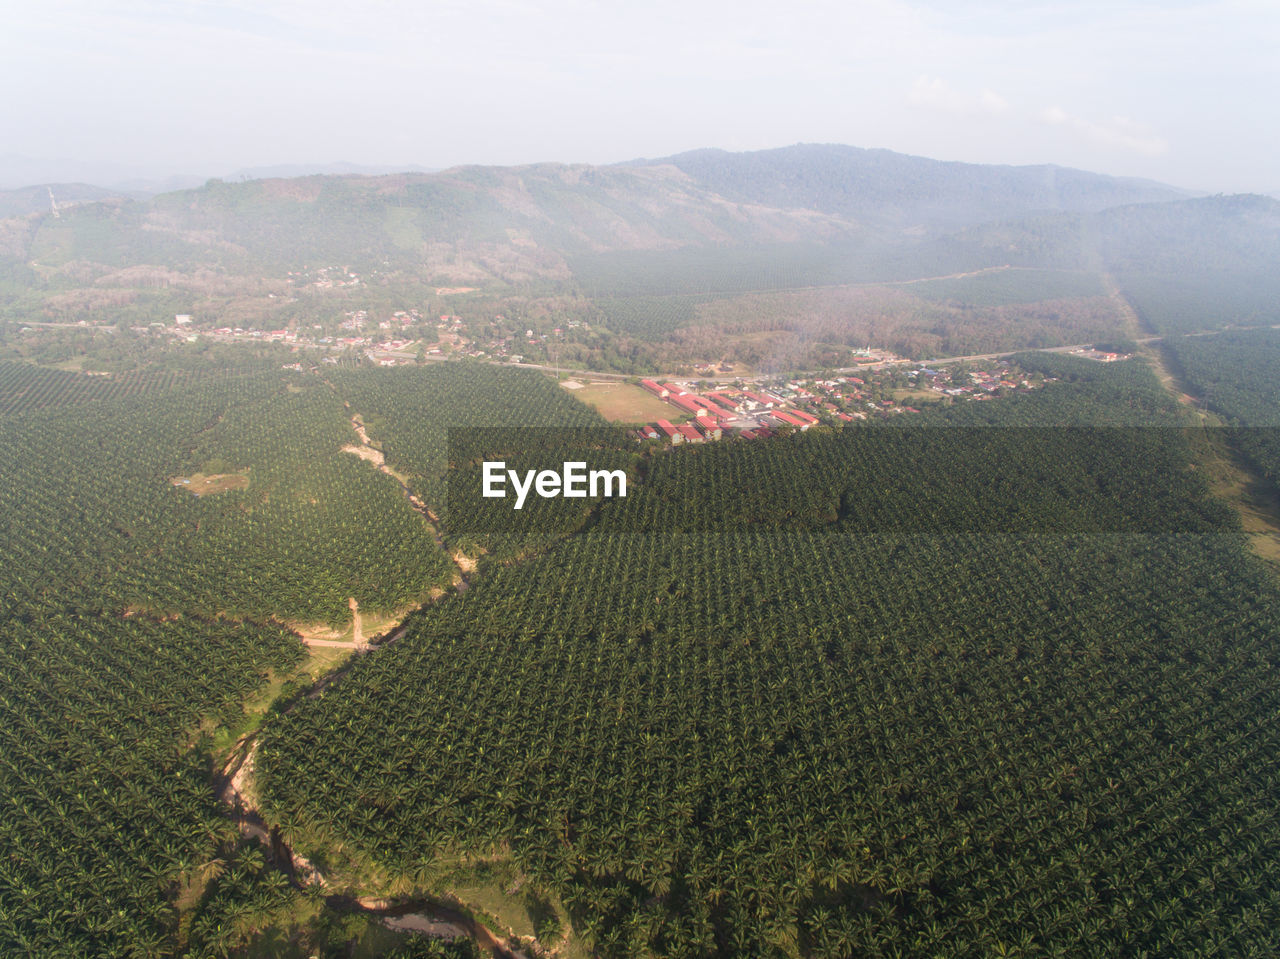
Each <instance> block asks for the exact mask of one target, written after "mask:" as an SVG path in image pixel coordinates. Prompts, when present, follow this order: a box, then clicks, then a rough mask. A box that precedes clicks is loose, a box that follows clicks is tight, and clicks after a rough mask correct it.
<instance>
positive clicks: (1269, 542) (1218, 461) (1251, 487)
mask: <svg viewBox="0 0 1280 959" xmlns="http://www.w3.org/2000/svg"><path fill="white" fill-rule="evenodd" d="M1146 356H1147V357H1148V359H1149V360H1150V361H1151V364H1152V368H1153V369H1154V370H1155V373H1156V376H1157V377H1158V378H1159V379H1160V382H1161V383H1162V384H1163V385H1164V387H1165V388H1166V389H1167V390H1168V391H1169V392H1170V393H1172V394H1173V395H1174V396H1175V397H1176V398H1177V400H1178V402H1179V403H1181V404H1182V405H1183V406H1184V407H1185V408H1186V409H1187V410H1189V411H1190V412H1191V413H1192V415H1194V417H1195V419H1196V422H1197V423H1198V424H1199V425H1200V426H1204V427H1206V429H1205V430H1203V431H1196V432H1195V433H1194V434H1193V438H1192V444H1193V447H1194V449H1195V452H1196V454H1197V468H1198V469H1200V470H1202V471H1203V474H1204V477H1205V480H1206V481H1207V482H1208V484H1209V489H1210V491H1211V492H1212V493H1213V495H1214V496H1216V497H1218V498H1219V499H1221V500H1222V501H1223V502H1225V503H1227V504H1228V505H1229V506H1230V507H1231V508H1232V509H1234V510H1235V511H1236V513H1237V515H1238V516H1239V517H1240V525H1241V527H1242V528H1243V529H1244V532H1245V535H1246V536H1247V537H1248V539H1249V546H1250V549H1252V551H1253V554H1254V555H1255V556H1257V557H1258V558H1259V559H1261V560H1263V561H1264V562H1265V563H1266V564H1267V565H1268V566H1269V567H1270V568H1271V570H1272V571H1273V572H1274V573H1275V574H1276V575H1277V576H1280V493H1277V492H1276V490H1275V489H1274V488H1273V487H1271V486H1270V485H1269V484H1267V483H1264V482H1261V481H1260V480H1259V479H1258V478H1257V477H1256V476H1255V475H1254V471H1253V469H1252V467H1251V466H1250V465H1249V463H1248V462H1247V461H1246V460H1245V459H1244V457H1242V456H1241V455H1240V454H1239V453H1238V452H1237V451H1236V450H1234V449H1233V448H1232V447H1231V446H1230V444H1228V443H1227V441H1226V435H1225V433H1224V432H1223V431H1222V430H1221V429H1216V428H1215V427H1221V426H1222V425H1223V421H1222V419H1221V418H1220V417H1218V416H1217V415H1216V414H1214V413H1212V412H1210V411H1208V410H1206V409H1204V408H1203V407H1201V406H1200V404H1199V401H1198V400H1197V399H1196V398H1195V397H1194V396H1192V395H1191V394H1190V393H1187V392H1186V391H1185V390H1184V389H1183V387H1182V383H1181V382H1180V381H1179V379H1178V378H1177V377H1176V376H1174V374H1173V372H1172V371H1171V370H1170V369H1169V367H1168V365H1167V364H1166V363H1165V361H1164V356H1163V354H1161V353H1160V352H1159V351H1158V350H1148V351H1147V352H1146Z"/></svg>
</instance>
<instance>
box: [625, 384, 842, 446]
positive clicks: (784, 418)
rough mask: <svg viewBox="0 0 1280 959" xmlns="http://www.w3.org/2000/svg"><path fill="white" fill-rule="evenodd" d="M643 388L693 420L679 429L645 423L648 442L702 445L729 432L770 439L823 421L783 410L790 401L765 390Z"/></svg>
mask: <svg viewBox="0 0 1280 959" xmlns="http://www.w3.org/2000/svg"><path fill="white" fill-rule="evenodd" d="M640 385H641V386H642V387H643V388H644V389H646V390H648V391H649V392H650V393H652V394H653V395H654V396H656V397H658V398H659V399H662V400H666V401H667V402H668V403H670V404H671V405H672V406H674V407H676V408H677V409H679V410H681V411H682V412H684V413H687V414H691V415H692V417H693V419H691V420H690V421H688V422H687V423H683V424H681V425H679V426H677V425H674V424H673V423H671V422H670V421H668V420H658V421H657V422H656V423H649V424H646V425H645V426H644V427H642V428H641V430H640V435H641V436H643V437H644V438H646V439H655V440H656V439H664V438H665V439H666V440H668V441H669V442H671V443H673V444H674V443H700V442H705V441H707V440H718V439H721V438H722V437H723V436H725V435H726V434H727V433H732V435H735V436H738V437H741V438H742V439H753V438H755V437H757V436H768V435H769V434H770V433H772V432H773V431H774V430H776V429H780V428H791V429H798V430H807V429H808V428H809V427H811V426H814V425H815V424H817V423H819V422H821V421H820V420H819V419H818V417H816V416H814V415H812V414H810V413H806V412H804V411H803V410H799V409H795V408H794V407H792V408H788V409H784V408H783V407H784V406H788V405H789V404H788V403H787V401H786V400H785V399H783V398H782V397H780V396H776V395H774V394H772V393H770V392H768V391H765V390H754V391H753V390H746V389H741V388H731V389H729V388H726V389H720V390H713V391H710V392H707V393H703V394H699V393H694V392H692V391H691V390H689V389H686V388H685V387H683V386H681V385H679V384H678V383H659V382H657V381H656V380H641V381H640Z"/></svg>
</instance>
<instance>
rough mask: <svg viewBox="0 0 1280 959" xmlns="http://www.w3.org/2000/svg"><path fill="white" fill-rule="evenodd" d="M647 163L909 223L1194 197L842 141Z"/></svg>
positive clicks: (746, 193)
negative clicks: (930, 156) (948, 159)
mask: <svg viewBox="0 0 1280 959" xmlns="http://www.w3.org/2000/svg"><path fill="white" fill-rule="evenodd" d="M643 162H647V163H653V164H658V165H671V166H674V167H676V168H677V169H679V170H681V171H683V172H684V173H686V174H688V175H689V176H690V177H692V178H693V180H694V182H696V183H698V184H699V185H701V186H703V187H705V188H706V189H709V190H713V191H715V192H716V193H719V194H722V195H723V196H725V197H728V198H730V199H733V200H738V201H741V202H750V203H762V204H765V205H768V206H777V207H789V208H801V209H811V210H818V211H821V212H823V213H830V214H835V215H838V216H846V217H852V218H854V219H858V220H865V221H868V222H875V223H881V224H884V225H899V226H932V227H958V226H964V225H969V224H973V223H981V222H984V221H987V220H995V219H1000V218H1004V217H1011V216H1024V215H1026V214H1028V213H1034V212H1043V211H1048V210H1062V211H1071V212H1081V213H1091V212H1096V211H1098V210H1104V209H1107V208H1108V207H1113V206H1120V205H1123V204H1131V203H1159V202H1164V201H1169V200H1176V199H1181V198H1184V197H1186V196H1188V195H1189V193H1188V192H1187V191H1183V190H1178V189H1176V188H1174V187H1170V186H1166V185H1164V184H1161V183H1155V182H1152V181H1150V180H1138V179H1131V178H1118V177H1109V176H1102V175H1100V174H1097V173H1087V172H1085V171H1082V170H1072V169H1068V168H1065V167H1059V166H995V165H990V164H976V163H950V162H943V161H940V160H930V159H926V158H925V157H916V156H908V155H905V154H902V153H894V152H893V151H891V150H864V149H860V148H858V147H851V146H840V145H836V144H817V143H802V144H797V145H796V146H790V147H784V148H782V149H777V150H760V151H757V152H754V153H728V152H726V151H724V150H694V151H692V152H690V153H681V154H679V155H677V156H672V157H666V158H665V159H661V160H652V161H643Z"/></svg>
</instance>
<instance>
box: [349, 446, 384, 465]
mask: <svg viewBox="0 0 1280 959" xmlns="http://www.w3.org/2000/svg"><path fill="white" fill-rule="evenodd" d="M342 452H344V453H353V454H354V455H356V456H358V457H360V458H361V459H362V460H368V461H369V462H370V463H372V464H373V465H374V466H382V465H383V464H385V463H386V457H385V456H383V455H382V453H380V452H379V451H378V450H375V449H374V448H373V447H372V446H353V445H350V444H348V445H347V446H344V447H342Z"/></svg>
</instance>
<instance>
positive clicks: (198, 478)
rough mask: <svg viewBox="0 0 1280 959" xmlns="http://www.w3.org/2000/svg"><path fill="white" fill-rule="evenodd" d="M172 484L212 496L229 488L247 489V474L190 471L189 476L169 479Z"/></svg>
mask: <svg viewBox="0 0 1280 959" xmlns="http://www.w3.org/2000/svg"><path fill="white" fill-rule="evenodd" d="M169 482H170V483H172V484H173V485H174V486H180V487H182V488H183V489H185V490H189V491H190V492H192V493H194V494H195V495H196V496H212V495H213V494H214V493H225V492H226V491H227V490H229V489H248V488H249V474H248V472H247V471H246V472H243V473H192V474H191V475H190V476H175V477H173V478H172V479H171V480H169Z"/></svg>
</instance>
